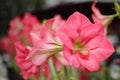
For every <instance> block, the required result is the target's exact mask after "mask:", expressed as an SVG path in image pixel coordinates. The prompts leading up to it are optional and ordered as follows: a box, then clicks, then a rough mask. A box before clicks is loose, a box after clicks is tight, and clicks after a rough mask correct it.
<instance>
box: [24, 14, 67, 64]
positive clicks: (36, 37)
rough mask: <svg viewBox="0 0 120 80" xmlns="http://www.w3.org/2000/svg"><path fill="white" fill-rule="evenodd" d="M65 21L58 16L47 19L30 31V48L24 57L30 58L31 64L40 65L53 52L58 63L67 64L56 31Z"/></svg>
mask: <svg viewBox="0 0 120 80" xmlns="http://www.w3.org/2000/svg"><path fill="white" fill-rule="evenodd" d="M64 23H65V21H64V20H63V19H62V18H61V17H60V16H59V15H57V16H55V17H54V18H52V19H49V20H47V21H46V22H45V23H44V24H43V26H42V27H41V29H38V30H33V31H31V33H30V34H31V38H32V44H33V47H32V50H31V51H30V53H29V55H28V57H27V58H26V59H30V60H31V61H32V62H33V64H36V65H42V64H43V63H44V62H45V61H46V60H47V59H48V58H49V56H53V55H54V54H55V58H57V60H58V61H59V62H60V63H63V64H67V61H66V60H65V59H64V57H63V55H61V51H62V46H61V45H62V43H61V42H60V40H59V38H58V37H57V35H56V33H57V31H58V30H59V28H60V27H62V26H63V24H64Z"/></svg>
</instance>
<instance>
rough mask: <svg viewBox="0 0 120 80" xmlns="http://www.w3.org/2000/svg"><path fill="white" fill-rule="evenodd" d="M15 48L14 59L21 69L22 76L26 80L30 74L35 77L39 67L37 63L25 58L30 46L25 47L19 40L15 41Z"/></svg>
mask: <svg viewBox="0 0 120 80" xmlns="http://www.w3.org/2000/svg"><path fill="white" fill-rule="evenodd" d="M15 49H16V52H17V55H16V57H15V60H16V63H17V65H18V66H19V67H20V69H21V73H22V76H23V78H24V79H25V80H26V79H28V78H29V77H30V76H33V77H36V76H37V75H39V67H38V66H37V65H34V64H33V63H32V62H31V61H30V60H26V57H27V56H28V54H29V52H30V50H31V48H30V47H26V46H25V45H23V44H22V43H21V42H16V43H15Z"/></svg>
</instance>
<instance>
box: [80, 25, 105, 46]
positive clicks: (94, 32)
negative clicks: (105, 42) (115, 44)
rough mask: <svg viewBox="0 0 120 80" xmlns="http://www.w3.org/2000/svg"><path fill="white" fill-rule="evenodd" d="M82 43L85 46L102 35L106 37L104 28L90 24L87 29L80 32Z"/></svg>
mask: <svg viewBox="0 0 120 80" xmlns="http://www.w3.org/2000/svg"><path fill="white" fill-rule="evenodd" d="M79 34H80V41H81V42H82V43H83V44H85V43H87V42H88V41H89V40H91V39H92V38H94V37H96V36H98V35H100V34H102V35H104V27H103V26H102V25H101V24H99V23H95V24H90V25H88V26H87V27H85V28H83V29H82V30H81V31H80V32H79Z"/></svg>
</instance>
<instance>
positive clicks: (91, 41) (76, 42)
mask: <svg viewBox="0 0 120 80" xmlns="http://www.w3.org/2000/svg"><path fill="white" fill-rule="evenodd" d="M58 36H59V38H60V40H61V41H62V43H63V54H64V57H65V58H66V60H67V61H68V63H69V64H70V65H72V66H74V67H77V68H80V67H82V68H85V69H87V70H89V71H96V70H98V69H99V63H100V62H101V61H103V60H105V59H107V58H108V57H109V56H110V55H111V54H112V53H113V51H114V49H113V46H112V44H111V43H110V41H109V40H108V39H107V37H106V36H105V35H104V27H103V26H102V25H101V24H99V23H94V24H92V23H91V22H90V21H89V20H88V18H87V17H86V16H84V15H83V14H81V13H79V12H75V13H73V14H72V15H71V16H70V17H69V18H68V19H67V21H66V23H65V24H64V26H63V27H61V29H60V30H59V31H58Z"/></svg>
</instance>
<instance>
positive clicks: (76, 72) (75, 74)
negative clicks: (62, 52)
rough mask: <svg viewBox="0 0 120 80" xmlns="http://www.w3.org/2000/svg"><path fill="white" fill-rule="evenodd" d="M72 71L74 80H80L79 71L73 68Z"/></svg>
mask: <svg viewBox="0 0 120 80" xmlns="http://www.w3.org/2000/svg"><path fill="white" fill-rule="evenodd" d="M71 71H72V80H78V71H77V69H76V68H74V67H71Z"/></svg>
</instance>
